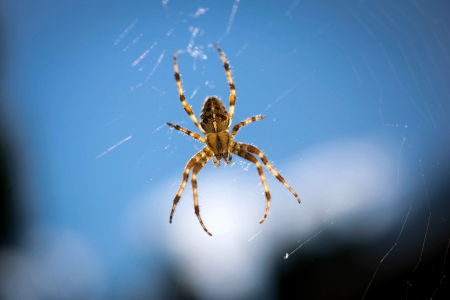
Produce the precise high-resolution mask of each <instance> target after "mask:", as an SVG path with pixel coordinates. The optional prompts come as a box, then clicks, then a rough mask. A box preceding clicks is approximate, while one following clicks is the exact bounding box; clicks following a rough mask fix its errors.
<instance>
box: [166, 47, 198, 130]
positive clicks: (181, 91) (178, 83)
mask: <svg viewBox="0 0 450 300" xmlns="http://www.w3.org/2000/svg"><path fill="white" fill-rule="evenodd" d="M173 65H174V67H173V68H174V70H175V80H176V82H177V87H178V93H179V94H180V101H181V104H182V105H183V107H184V110H185V111H186V112H187V114H188V115H189V117H190V118H191V120H192V122H194V124H195V126H197V127H198V129H200V131H201V132H203V133H205V131H204V130H203V128H202V126H200V123H198V121H197V118H196V117H195V115H194V112H193V111H192V108H191V107H190V106H189V105H188V104H187V103H186V98H185V97H184V93H183V87H182V86H181V80H180V74H179V73H178V64H177V52H175V54H174V55H173Z"/></svg>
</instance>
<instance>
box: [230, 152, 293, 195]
mask: <svg viewBox="0 0 450 300" xmlns="http://www.w3.org/2000/svg"><path fill="white" fill-rule="evenodd" d="M234 147H236V148H237V149H242V150H245V151H248V152H251V153H254V154H257V155H258V156H259V158H260V159H261V160H262V162H263V163H264V164H265V165H266V167H267V168H268V169H269V171H270V172H272V174H273V175H274V176H275V177H276V178H277V179H278V180H279V181H280V182H281V183H282V184H284V186H285V187H287V188H288V189H289V190H290V191H291V193H292V194H294V196H295V198H297V200H298V203H300V198H299V197H298V195H297V193H296V192H294V190H293V189H292V188H291V187H290V185H289V184H288V183H287V182H286V180H284V178H283V176H281V175H280V173H278V172H277V171H276V170H275V169H274V167H272V165H271V164H270V163H269V161H268V160H267V157H266V156H265V155H264V153H263V152H262V151H261V150H259V149H258V148H256V147H254V146H252V145H248V144H244V143H235V144H234Z"/></svg>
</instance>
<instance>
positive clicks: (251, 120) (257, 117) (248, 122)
mask: <svg viewBox="0 0 450 300" xmlns="http://www.w3.org/2000/svg"><path fill="white" fill-rule="evenodd" d="M265 117H266V116H255V117H251V118H248V119H247V120H245V121H242V122H240V123H237V124H236V125H234V127H233V130H232V131H231V134H230V135H231V138H234V137H235V136H236V134H237V132H238V131H239V129H240V128H241V127H243V126H245V125H247V124H250V123H251V122H255V121H258V120H261V119H264V118H265Z"/></svg>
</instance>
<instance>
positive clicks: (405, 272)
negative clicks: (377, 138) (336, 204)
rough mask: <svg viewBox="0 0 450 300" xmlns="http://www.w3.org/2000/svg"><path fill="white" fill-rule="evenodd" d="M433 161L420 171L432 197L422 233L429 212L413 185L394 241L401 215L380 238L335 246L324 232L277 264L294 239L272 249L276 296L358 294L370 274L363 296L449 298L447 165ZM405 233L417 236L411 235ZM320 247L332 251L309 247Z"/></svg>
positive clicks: (337, 240)
mask: <svg viewBox="0 0 450 300" xmlns="http://www.w3.org/2000/svg"><path fill="white" fill-rule="evenodd" d="M439 164H443V165H444V167H443V168H442V167H438V166H437V165H436V167H435V168H433V167H431V168H430V169H428V170H424V172H425V174H430V175H428V177H427V180H426V185H427V192H428V195H429V197H432V198H431V199H430V200H432V202H431V203H430V208H431V218H430V223H429V225H428V231H427V232H426V229H427V223H428V219H429V215H430V213H429V209H428V203H427V201H426V195H425V192H424V188H423V185H422V184H418V185H417V188H416V189H415V190H414V191H412V192H411V193H410V194H409V197H408V198H409V199H407V200H406V199H405V201H406V203H408V202H409V203H413V205H412V208H411V212H410V215H409V217H408V219H407V220H406V223H405V226H404V229H403V231H402V233H401V235H400V238H399V240H398V243H397V244H396V245H395V243H396V241H397V238H398V236H399V233H400V230H401V228H402V225H403V223H404V221H405V219H403V220H401V218H399V219H398V220H397V221H398V222H397V223H398V224H397V227H398V230H397V231H395V230H392V231H391V233H390V234H389V235H386V236H383V238H382V239H381V240H375V241H373V242H370V243H367V244H362V243H361V242H357V241H355V243H353V244H346V245H342V244H341V246H337V247H336V245H339V244H340V243H342V241H341V240H342V238H341V237H335V236H333V235H332V234H327V233H326V231H325V232H323V233H322V234H321V235H322V236H321V238H320V239H317V240H316V241H314V240H312V241H311V242H310V245H308V244H305V245H304V246H303V247H302V248H300V249H299V250H298V251H297V252H295V253H294V254H293V255H291V256H290V257H289V258H288V260H285V261H284V262H283V263H278V262H280V261H281V260H280V257H282V256H284V255H285V253H283V251H285V249H295V248H296V247H298V246H299V243H298V242H297V241H293V242H292V243H291V244H290V245H287V244H280V248H279V251H276V253H274V254H273V255H274V256H273V261H276V262H277V263H276V265H275V266H274V269H275V270H274V271H273V275H274V280H276V286H277V288H276V298H277V299H363V295H364V293H365V292H366V289H367V287H368V285H369V283H370V282H371V280H372V279H373V280H372V282H371V284H370V287H369V289H368V290H367V293H366V294H365V296H364V299H367V300H368V299H431V298H433V299H449V296H450V284H448V278H446V277H445V276H444V275H445V274H446V271H448V269H449V266H448V264H449V261H448V260H449V257H448V253H447V250H448V242H449V238H450V230H449V227H448V220H446V219H445V218H443V217H441V216H446V215H448V213H449V212H450V205H449V201H450V186H449V184H448V182H450V168H448V167H446V166H448V161H446V162H440V163H439ZM406 215H407V211H405V217H406ZM360 217H361V218H364V216H360ZM425 232H426V240H425V244H424V239H425ZM411 236H417V237H421V238H417V239H416V240H414V239H411V238H410V237H411ZM394 246H395V247H394ZM324 247H325V248H326V247H330V248H331V249H333V250H331V251H330V252H328V253H326V254H322V253H321V252H320V250H319V251H315V249H323V248H324ZM393 247H394V248H393ZM422 247H423V253H422V257H421V252H422ZM388 253H389V254H388ZM386 254H388V255H387V256H386ZM385 256H386V257H385ZM383 257H385V258H384V260H383V262H382V263H381V264H380V261H381V260H382V259H383ZM444 262H445V265H444ZM378 266H379V268H378V270H377V267H378ZM416 267H417V268H416ZM415 268H416V269H415ZM414 269H415V271H414ZM376 270H377V272H376V274H375V271H376ZM374 274H375V276H374ZM441 280H442V282H441ZM408 282H409V286H408ZM434 293H435V294H434ZM433 294H434V297H432V296H433Z"/></svg>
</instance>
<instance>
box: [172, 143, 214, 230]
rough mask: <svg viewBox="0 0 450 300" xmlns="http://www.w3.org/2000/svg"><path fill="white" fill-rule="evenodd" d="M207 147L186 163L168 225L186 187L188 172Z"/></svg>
mask: <svg viewBox="0 0 450 300" xmlns="http://www.w3.org/2000/svg"><path fill="white" fill-rule="evenodd" d="M206 149H207V147H205V148H203V149H202V150H201V151H200V152H198V153H197V154H195V155H194V156H193V157H192V158H191V159H190V160H189V162H188V163H187V165H186V168H184V172H183V181H181V184H180V188H179V189H178V192H177V195H176V196H175V199H173V205H172V212H171V213H170V223H172V217H173V213H174V212H175V207H176V206H177V204H178V201H180V197H181V194H182V193H183V190H184V187H185V186H186V182H187V181H188V178H189V171H190V170H191V169H192V168H193V167H194V166H195V164H196V163H197V162H198V161H199V160H200V159H201V158H202V157H203V156H205V154H206Z"/></svg>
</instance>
